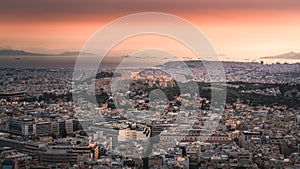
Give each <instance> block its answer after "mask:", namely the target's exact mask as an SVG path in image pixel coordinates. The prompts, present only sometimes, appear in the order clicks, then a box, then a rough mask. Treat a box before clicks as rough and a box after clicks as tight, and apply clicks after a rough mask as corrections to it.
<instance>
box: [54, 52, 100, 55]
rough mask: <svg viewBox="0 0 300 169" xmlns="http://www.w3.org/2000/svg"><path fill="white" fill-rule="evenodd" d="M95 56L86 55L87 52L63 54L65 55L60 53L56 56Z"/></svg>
mask: <svg viewBox="0 0 300 169" xmlns="http://www.w3.org/2000/svg"><path fill="white" fill-rule="evenodd" d="M79 54H81V55H95V54H93V53H85V52H63V53H60V54H57V55H56V56H74V55H76V56H77V55H79Z"/></svg>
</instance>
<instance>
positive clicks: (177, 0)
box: [0, 0, 300, 60]
mask: <svg viewBox="0 0 300 169" xmlns="http://www.w3.org/2000/svg"><path fill="white" fill-rule="evenodd" d="M137 12H164V13H169V14H173V15H176V16H178V17H181V18H183V19H185V20H187V21H189V22H190V23H192V24H194V25H195V26H196V27H198V28H199V29H200V30H201V31H202V32H203V33H204V34H205V35H206V37H207V38H208V39H209V40H210V41H211V43H212V44H213V46H214V47H215V49H216V51H217V53H219V54H220V57H221V59H229V60H255V59H257V58H259V57H262V56H271V55H278V54H282V53H287V52H291V51H294V52H300V45H299V44H300V29H299V28H300V22H299V18H300V1H299V0H285V1H282V0H184V1H183V0H163V1H162V0H107V1H104V0H64V1H58V0H43V1H40V0H26V1H24V0H3V1H1V4H0V23H1V24H0V47H1V48H11V49H24V50H28V51H32V52H48V53H49V52H52V53H55V52H61V51H66V50H68V51H79V50H80V49H81V48H82V47H83V46H84V44H85V43H86V41H87V40H88V39H89V37H90V36H92V35H93V33H94V32H96V31H97V30H98V29H100V28H101V27H102V26H104V25H106V24H108V23H109V22H111V21H113V20H115V19H117V18H119V17H122V16H125V15H129V14H134V13H137ZM145 22H146V21H145ZM124 29H130V25H128V27H127V26H126V25H125V26H124ZM154 39H155V38H154ZM151 41H153V42H155V41H156V40H153V39H152V40H151V38H148V39H147V40H145V39H144V40H143V41H142V42H141V39H138V38H137V40H136V41H135V42H134V41H132V42H131V43H129V44H127V45H124V46H123V47H119V48H117V47H116V51H118V52H116V54H117V53H118V54H120V53H122V52H120V50H124V51H123V53H122V54H126V51H128V50H130V49H134V48H136V46H138V45H137V44H140V43H145V44H149V43H150V42H151ZM170 44H172V43H170ZM170 47H171V45H170ZM125 48H126V49H125ZM183 55H184V54H183Z"/></svg>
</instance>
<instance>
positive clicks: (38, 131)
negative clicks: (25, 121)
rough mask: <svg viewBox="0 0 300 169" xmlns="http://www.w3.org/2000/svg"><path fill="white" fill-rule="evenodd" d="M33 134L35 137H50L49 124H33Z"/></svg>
mask: <svg viewBox="0 0 300 169" xmlns="http://www.w3.org/2000/svg"><path fill="white" fill-rule="evenodd" d="M34 134H35V135H36V136H50V135H51V122H36V123H35V124H34Z"/></svg>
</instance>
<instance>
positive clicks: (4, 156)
mask: <svg viewBox="0 0 300 169" xmlns="http://www.w3.org/2000/svg"><path fill="white" fill-rule="evenodd" d="M185 64H186V65H187V67H182V66H181V65H182V63H181V62H167V63H165V64H162V65H159V66H157V67H156V68H153V69H151V68H149V69H144V70H135V69H132V70H126V71H123V72H122V71H120V72H117V70H114V69H112V70H100V71H99V72H98V73H97V75H96V77H94V78H93V79H87V82H86V83H82V84H79V85H75V86H76V87H77V88H74V83H76V81H75V82H74V79H73V70H68V69H37V68H32V69H29V68H28V69H21V68H1V69H0V75H1V77H2V78H1V79H0V113H1V114H0V130H1V132H0V160H1V166H2V167H5V166H13V167H14V168H45V169H46V168H70V169H76V168H94V169H98V168H183V169H186V168H191V169H193V168H204V169H214V168H220V169H221V168H222V169H229V168H245V169H246V168H249V169H250V168H257V169H259V168H263V169H269V168H286V169H296V168H299V167H300V109H299V108H300V104H299V100H300V77H299V74H300V64H299V63H295V64H287V63H285V64H280V63H277V64H264V63H263V62H261V63H258V62H223V68H224V73H225V77H226V83H225V82H224V84H222V85H223V87H224V86H225V88H226V92H227V96H226V100H225V104H224V105H222V106H221V108H216V107H213V106H212V105H213V101H214V100H213V99H212V96H211V93H212V92H213V90H221V89H218V88H217V89H214V88H212V86H213V85H212V84H211V83H214V82H211V81H210V77H209V76H208V74H207V72H206V67H205V65H204V64H203V62H201V61H186V62H185ZM160 69H164V70H169V71H170V72H176V77H173V76H170V75H169V74H168V73H166V72H164V71H161V70H160ZM187 69H188V70H187ZM128 71H129V72H130V73H128ZM189 71H190V72H192V74H187V73H186V72H189ZM129 74H130V75H129ZM128 78H130V82H129V88H128V89H126V91H124V90H122V91H118V90H115V89H114V88H113V87H112V84H113V82H114V79H118V81H119V83H121V84H123V83H124V84H125V83H127V82H126V80H127V79H128ZM174 79H176V80H174ZM192 83H195V84H196V85H197V86H198V89H197V90H195V91H193V92H191V90H192V89H191V90H190V91H189V92H186V91H181V90H180V86H186V87H188V86H189V85H191V84H192ZM78 88H80V89H81V90H78ZM117 96H119V98H117ZM93 98H95V101H93ZM120 98H121V99H120ZM216 110H220V111H221V114H219V115H220V118H213V117H212V114H214V112H215V111H216ZM212 122H216V124H215V125H211V123H212Z"/></svg>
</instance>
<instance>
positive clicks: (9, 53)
mask: <svg viewBox="0 0 300 169" xmlns="http://www.w3.org/2000/svg"><path fill="white" fill-rule="evenodd" d="M44 55H48V54H42V53H32V52H26V51H24V50H11V49H2V50H0V56H44Z"/></svg>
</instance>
